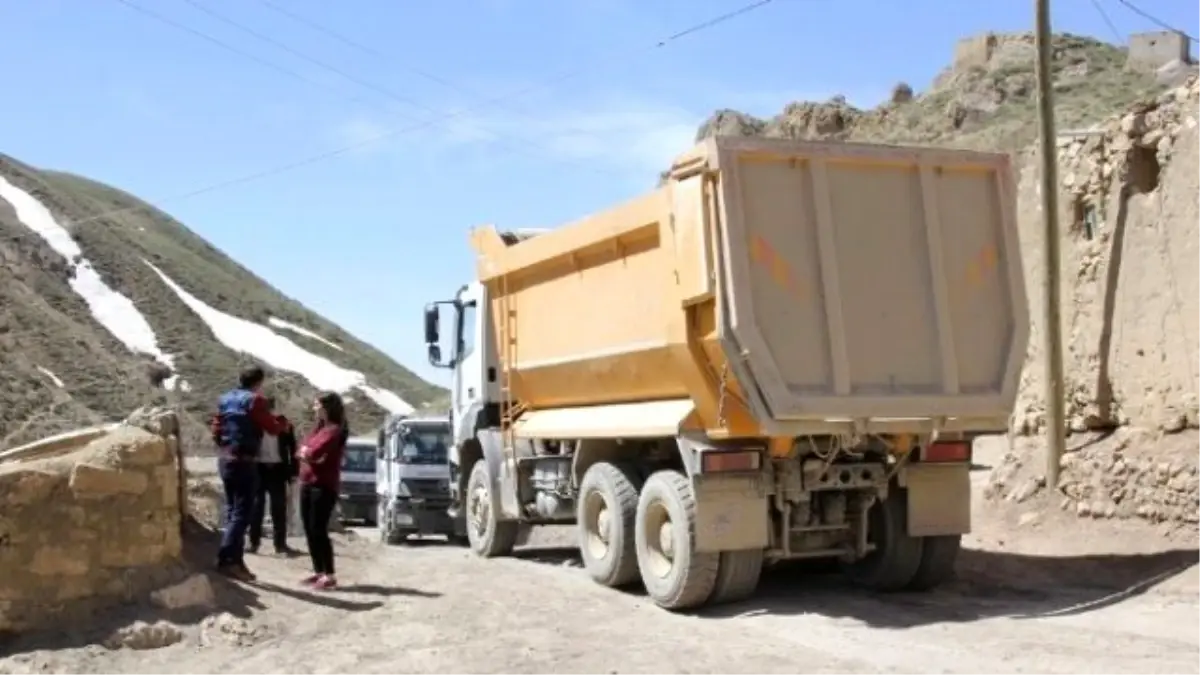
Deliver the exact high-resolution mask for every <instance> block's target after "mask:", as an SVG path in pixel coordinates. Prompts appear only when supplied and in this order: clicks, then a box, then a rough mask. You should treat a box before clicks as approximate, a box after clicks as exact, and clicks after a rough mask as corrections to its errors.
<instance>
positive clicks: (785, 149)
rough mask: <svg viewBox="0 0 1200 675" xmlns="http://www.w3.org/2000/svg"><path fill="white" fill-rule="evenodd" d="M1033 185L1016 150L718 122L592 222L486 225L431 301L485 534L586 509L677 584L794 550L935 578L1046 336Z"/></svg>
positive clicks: (857, 573) (664, 591)
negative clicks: (1014, 161) (1016, 174)
mask: <svg viewBox="0 0 1200 675" xmlns="http://www.w3.org/2000/svg"><path fill="white" fill-rule="evenodd" d="M1014 207H1015V193H1014V186H1013V177H1012V171H1011V168H1010V164H1009V160H1008V158H1007V156H1005V155H1001V154H988V153H978V152H967V151H957V150H944V149H932V148H908V147H893V146H879V145H856V144H848V143H816V142H797V141H789V140H769V139H745V138H717V139H710V140H707V141H704V142H703V143H701V144H699V145H698V146H696V147H695V148H694V149H692V150H691V151H690V152H688V153H686V154H684V155H683V156H681V157H680V158H679V159H678V160H677V161H676V162H675V163H674V165H673V166H672V169H671V171H670V173H669V178H668V180H667V181H666V183H665V184H664V185H663V186H661V187H660V188H658V189H656V190H654V191H652V192H650V193H648V194H645V195H644V196H642V197H639V198H637V199H634V200H632V201H630V202H628V203H625V204H622V205H619V206H616V207H613V208H610V209H608V210H606V211H603V212H600V213H597V214H594V215H592V216H589V217H587V218H584V219H582V220H580V221H578V222H574V223H571V224H568V225H565V226H563V227H560V228H556V229H552V230H547V231H533V232H530V231H499V230H497V229H496V228H494V227H483V228H479V229H476V230H475V231H474V232H473V233H472V243H473V245H474V248H475V251H476V253H477V256H478V279H477V280H476V281H474V282H472V283H468V284H467V285H465V286H463V287H462V289H460V290H459V291H458V293H457V294H456V296H455V297H454V299H453V300H446V301H440V302H434V303H431V304H430V305H429V306H428V307H427V308H426V310H425V338H426V342H427V344H428V346H429V352H430V360H431V361H432V362H433V363H434V364H435V365H438V366H441V367H446V368H450V369H452V370H453V393H452V411H451V412H452V419H453V425H454V440H455V443H454V445H455V447H454V448H453V450H452V452H451V463H452V467H453V476H452V479H451V483H452V491H453V492H454V506H453V507H452V511H455V513H454V514H452V515H459V514H461V515H464V516H465V517H466V519H467V523H468V528H467V529H468V535H469V536H468V538H469V541H470V545H471V547H472V548H473V549H474V550H475V551H476V552H477V553H478V554H479V555H481V556H485V557H492V556H501V555H506V554H508V553H510V552H511V551H512V550H513V547H514V545H515V543H516V541H517V539H518V536H519V535H520V534H521V533H523V532H527V531H528V528H529V527H531V526H536V525H545V524H572V523H573V524H575V527H576V531H577V533H578V543H579V549H580V552H581V554H582V557H583V561H584V566H585V567H586V569H587V572H588V573H589V574H590V576H591V577H592V578H594V579H595V580H596V581H597V582H599V583H601V584H605V585H608V586H614V587H616V586H622V585H626V584H631V583H635V582H637V581H639V580H640V581H641V582H642V583H643V584H644V585H645V587H646V590H647V592H648V594H649V596H650V597H651V598H653V600H654V602H655V603H657V604H658V605H659V606H661V607H664V608H668V609H684V608H691V607H697V606H700V605H704V604H712V603H721V602H729V601H733V600H738V599H742V598H745V597H747V596H749V595H751V594H752V593H753V592H754V590H755V588H756V586H757V585H758V580H759V575H760V572H761V570H762V569H763V567H764V565H767V564H771V563H774V562H778V561H781V560H786V559H795V558H830V559H836V560H837V561H840V563H841V564H842V566H843V567H844V569H845V570H846V572H847V573H848V574H849V575H850V576H851V577H852V578H853V579H854V580H856V581H858V582H860V583H862V584H863V585H865V586H867V587H869V588H873V589H877V590H898V589H928V588H931V587H933V586H935V585H937V584H938V583H939V582H941V581H942V580H943V579H945V578H946V577H947V576H948V575H949V574H950V573H951V572H952V568H953V565H954V560H955V557H956V555H957V552H958V549H959V545H960V539H961V535H962V534H964V533H966V532H968V531H969V530H970V504H971V501H970V481H969V476H968V471H969V465H970V455H971V439H972V437H973V436H974V435H977V434H980V433H992V432H999V431H1002V430H1004V429H1005V428H1006V426H1007V422H1008V417H1009V415H1010V413H1011V411H1012V407H1013V405H1014V401H1015V398H1016V391H1017V382H1018V377H1019V374H1020V370H1021V365H1022V361H1023V359H1024V356H1025V349H1026V344H1027V342H1028V339H1029V317H1028V306H1027V302H1026V296H1025V288H1024V279H1023V276H1022V269H1021V262H1020V257H1019V255H1020V254H1019V250H1020V249H1019V246H1018V241H1017V230H1016V227H1015V221H1014Z"/></svg>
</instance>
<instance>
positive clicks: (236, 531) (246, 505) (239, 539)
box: [217, 458, 258, 565]
mask: <svg viewBox="0 0 1200 675" xmlns="http://www.w3.org/2000/svg"><path fill="white" fill-rule="evenodd" d="M217 469H218V471H219V472H220V474H221V483H222V485H224V487H225V513H224V518H222V520H223V521H224V522H223V527H222V531H221V549H220V551H218V552H217V563H218V564H221V565H240V564H242V561H243V558H244V557H245V551H246V529H247V528H248V527H249V525H250V513H251V511H252V510H253V509H254V495H255V493H256V492H257V491H258V464H257V463H256V462H252V461H241V460H231V459H226V458H221V459H220V460H218V462H217Z"/></svg>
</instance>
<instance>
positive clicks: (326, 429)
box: [297, 392, 350, 589]
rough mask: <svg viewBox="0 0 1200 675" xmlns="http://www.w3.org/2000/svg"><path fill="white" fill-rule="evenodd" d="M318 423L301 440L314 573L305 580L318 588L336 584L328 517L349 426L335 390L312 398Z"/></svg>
mask: <svg viewBox="0 0 1200 675" xmlns="http://www.w3.org/2000/svg"><path fill="white" fill-rule="evenodd" d="M313 413H314V414H315V415H316V418H317V424H316V426H315V427H314V428H313V430H312V433H310V434H309V435H308V436H306V437H305V439H304V440H303V441H302V442H301V443H300V450H299V452H298V453H297V455H298V456H297V459H299V460H300V519H301V520H302V521H303V523H304V536H305V538H306V539H307V540H308V552H309V555H310V556H311V557H312V565H313V573H312V576H309V577H307V578H305V579H304V582H303V583H305V584H307V585H310V586H312V587H314V588H318V589H330V588H334V587H336V586H337V577H336V576H335V572H334V568H333V542H332V541H330V539H329V521H330V519H331V517H332V516H333V509H334V507H336V506H337V500H338V492H339V491H340V490H341V481H342V454H343V452H344V451H345V449H346V440H347V439H348V438H349V437H350V428H349V426H348V425H347V424H346V407H345V405H344V404H343V402H342V397H341V396H338V395H337V393H335V392H328V393H325V394H322V395H321V396H320V398H318V399H317V400H316V401H315V402H313Z"/></svg>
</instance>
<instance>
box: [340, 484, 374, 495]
mask: <svg viewBox="0 0 1200 675" xmlns="http://www.w3.org/2000/svg"><path fill="white" fill-rule="evenodd" d="M342 494H346V495H367V494H371V495H373V494H375V484H374V483H342Z"/></svg>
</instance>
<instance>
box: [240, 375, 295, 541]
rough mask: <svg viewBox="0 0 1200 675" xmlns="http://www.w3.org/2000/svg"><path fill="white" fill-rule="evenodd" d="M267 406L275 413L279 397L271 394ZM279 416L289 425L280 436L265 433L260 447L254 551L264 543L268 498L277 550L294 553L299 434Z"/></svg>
mask: <svg viewBox="0 0 1200 675" xmlns="http://www.w3.org/2000/svg"><path fill="white" fill-rule="evenodd" d="M267 406H268V408H269V409H270V410H271V411H272V413H274V410H275V399H274V398H271V397H267ZM275 419H276V420H278V421H279V422H281V423H283V424H287V425H288V428H287V429H284V431H283V432H282V433H280V434H279V435H278V436H271V435H266V436H263V439H262V446H261V447H260V448H259V451H258V490H257V491H256V492H255V495H254V509H253V511H252V513H251V514H250V552H251V553H258V547H259V545H260V544H261V543H262V531H263V521H264V520H265V519H266V511H267V501H268V500H269V501H270V502H271V530H272V532H271V534H272V536H271V539H272V541H273V542H274V544H275V553H276V554H277V555H281V556H287V555H289V554H290V551H289V550H288V545H287V487H288V483H290V482H291V481H292V480H293V479H294V478H295V477H296V473H297V472H298V468H297V467H296V458H295V454H296V434H295V433H293V431H292V429H291V425H290V424H289V422H288V420H287V418H286V417H284V416H283V415H275Z"/></svg>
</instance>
